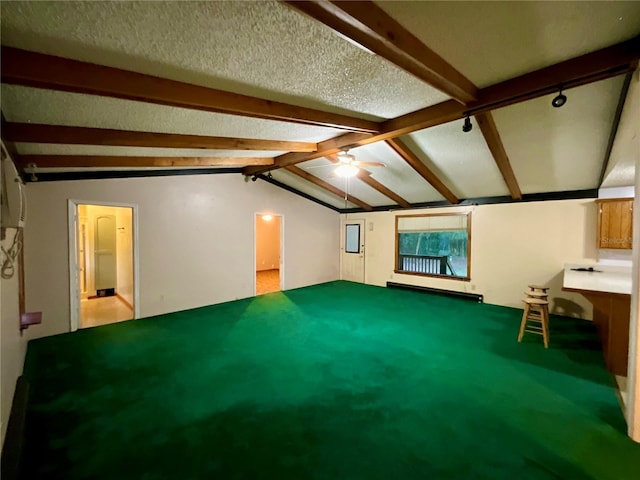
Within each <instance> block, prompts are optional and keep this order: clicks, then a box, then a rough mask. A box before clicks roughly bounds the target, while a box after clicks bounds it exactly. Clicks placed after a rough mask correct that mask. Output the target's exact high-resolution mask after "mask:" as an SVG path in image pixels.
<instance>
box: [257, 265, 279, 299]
mask: <svg viewBox="0 0 640 480" xmlns="http://www.w3.org/2000/svg"><path fill="white" fill-rule="evenodd" d="M279 291H280V270H278V269H275V270H262V271H261V272H256V295H262V294H263V293H271V292H279Z"/></svg>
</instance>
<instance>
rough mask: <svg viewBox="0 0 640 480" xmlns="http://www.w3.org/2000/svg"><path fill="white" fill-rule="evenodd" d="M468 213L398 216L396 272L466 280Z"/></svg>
mask: <svg viewBox="0 0 640 480" xmlns="http://www.w3.org/2000/svg"><path fill="white" fill-rule="evenodd" d="M470 252H471V213H455V214H433V215H398V216H397V217H396V268H395V272H396V273H407V274H411V275H425V276H435V277H448V278H457V279H459V280H469V279H470V278H471V271H470V262H469V259H470Z"/></svg>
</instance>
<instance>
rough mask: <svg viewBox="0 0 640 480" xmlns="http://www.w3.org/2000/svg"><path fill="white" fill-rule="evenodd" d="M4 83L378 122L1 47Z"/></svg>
mask: <svg viewBox="0 0 640 480" xmlns="http://www.w3.org/2000/svg"><path fill="white" fill-rule="evenodd" d="M0 53H1V56H2V69H1V76H2V82H3V83H8V84H13V85H22V86H27V87H36V88H45V89H49V90H59V91H64V92H73V93H87V94H92V95H102V96H105V97H112V98H121V99H125V100H136V101H140V102H147V103H155V104H159V105H169V106H173V107H181V108H189V109H193V110H203V111H207V112H216V113H227V114H232V115H241V116H247V117H255V118H263V119H269V120H281V121H285V122H294V123H300V124H304V125H314V126H321V127H331V128H339V129H343V130H350V131H356V132H377V131H378V130H379V126H378V124H377V123H376V122H372V121H369V120H363V119H360V118H354V117H349V116H347V115H340V114H335V113H329V112H323V111H320V110H314V109H310V108H304V107H300V106H297V105H289V104H286V103H281V102H274V101H270V100H265V99H262V98H256V97H249V96H247V95H240V94H237V93H232V92H225V91H222V90H216V89H213V88H208V87H202V86H199V85H193V84H189V83H184V82H178V81H175V80H168V79H166V78H159V77H154V76H151V75H145V74H142V73H136V72H131V71H127V70H121V69H118V68H112V67H105V66H101V65H95V64H92V63H87V62H82V61H79V60H71V59H68V58H62V57H56V56H53V55H46V54H43V53H37V52H31V51H27V50H21V49H18V48H13V47H7V46H2V49H1V52H0Z"/></svg>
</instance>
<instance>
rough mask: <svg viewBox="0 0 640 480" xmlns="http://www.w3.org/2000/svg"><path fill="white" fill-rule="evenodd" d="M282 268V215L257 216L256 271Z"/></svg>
mask: <svg viewBox="0 0 640 480" xmlns="http://www.w3.org/2000/svg"><path fill="white" fill-rule="evenodd" d="M274 268H280V216H278V215H274V216H273V217H272V218H271V220H268V221H267V220H264V219H263V218H262V215H258V216H256V271H257V272H260V271H262V270H271V269H274Z"/></svg>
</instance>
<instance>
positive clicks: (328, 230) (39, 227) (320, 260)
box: [25, 174, 339, 337]
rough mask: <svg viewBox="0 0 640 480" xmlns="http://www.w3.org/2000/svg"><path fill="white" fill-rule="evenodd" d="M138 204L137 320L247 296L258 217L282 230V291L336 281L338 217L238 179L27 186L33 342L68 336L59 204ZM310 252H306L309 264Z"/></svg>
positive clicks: (63, 211) (63, 218)
mask: <svg viewBox="0 0 640 480" xmlns="http://www.w3.org/2000/svg"><path fill="white" fill-rule="evenodd" d="M70 198H71V199H76V200H84V201H94V202H105V203H109V202H112V203H118V202H122V203H127V204H136V205H138V216H139V218H138V232H139V243H140V245H139V255H140V258H139V263H140V272H139V278H140V286H139V288H140V314H141V316H142V317H148V316H152V315H158V314H161V313H166V312H172V311H178V310H184V309H188V308H194V307H199V306H203V305H210V304H214V303H219V302H225V301H229V300H235V299H238V298H245V297H250V296H252V295H253V294H254V282H255V270H254V251H255V246H254V238H253V237H254V222H255V214H256V213H257V212H266V211H272V212H278V213H280V214H282V215H283V216H284V217H285V219H286V221H285V238H284V239H283V240H284V245H285V258H284V265H285V272H284V280H285V285H284V288H285V289H291V288H297V287H302V286H306V285H312V284H316V283H321V282H327V281H331V280H336V279H337V278H338V277H339V257H338V252H339V244H338V238H339V234H338V232H339V215H338V214H337V213H336V212H334V211H332V210H329V209H327V208H325V207H322V206H320V205H317V204H315V203H313V202H310V201H308V200H305V199H302V198H300V197H298V196H296V195H294V194H292V193H290V192H287V191H285V190H283V189H280V188H277V187H275V186H272V185H270V184H268V183H266V182H262V181H259V182H245V181H244V178H243V177H242V176H241V175H238V174H228V175H189V176H174V177H153V178H129V179H112V180H82V181H63V182H42V183H30V184H28V185H27V204H28V211H29V221H28V222H27V226H26V228H25V234H26V245H25V246H26V250H25V255H26V292H27V309H28V310H38V311H42V312H43V324H42V325H39V326H37V327H32V328H31V329H29V333H28V334H29V336H33V337H39V336H45V335H53V334H56V333H61V332H67V331H69V272H68V270H69V256H68V244H67V236H68V227H67V199H70ZM309 252H313V255H310V254H309Z"/></svg>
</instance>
